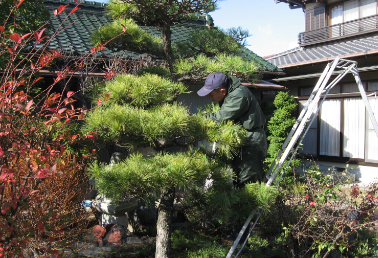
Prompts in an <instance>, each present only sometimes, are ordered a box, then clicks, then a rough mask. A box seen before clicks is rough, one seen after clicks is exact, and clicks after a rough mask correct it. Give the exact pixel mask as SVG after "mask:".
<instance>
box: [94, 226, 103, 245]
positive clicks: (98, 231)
mask: <svg viewBox="0 0 378 258" xmlns="http://www.w3.org/2000/svg"><path fill="white" fill-rule="evenodd" d="M105 235H106V229H105V228H103V227H101V226H100V225H96V226H94V227H93V237H94V242H95V243H97V244H98V245H99V246H102V243H103V241H102V239H103V238H104V237H105Z"/></svg>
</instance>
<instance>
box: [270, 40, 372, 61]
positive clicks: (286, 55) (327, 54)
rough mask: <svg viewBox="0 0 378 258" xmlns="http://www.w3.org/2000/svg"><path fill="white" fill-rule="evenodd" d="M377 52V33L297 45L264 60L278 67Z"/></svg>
mask: <svg viewBox="0 0 378 258" xmlns="http://www.w3.org/2000/svg"><path fill="white" fill-rule="evenodd" d="M377 52H378V35H377V34H375V35H369V36H366V35H364V36H360V37H358V38H353V39H350V40H345V41H337V42H333V43H324V44H318V45H313V46H309V47H302V48H301V47H297V48H294V49H291V50H288V51H285V52H282V53H280V54H276V55H273V56H269V57H266V58H265V60H266V61H268V62H270V63H271V64H273V65H275V66H278V67H279V68H285V67H290V66H298V65H304V64H309V63H314V62H324V61H329V60H333V59H334V58H335V57H336V56H340V57H342V58H350V57H353V56H358V55H367V54H372V53H377Z"/></svg>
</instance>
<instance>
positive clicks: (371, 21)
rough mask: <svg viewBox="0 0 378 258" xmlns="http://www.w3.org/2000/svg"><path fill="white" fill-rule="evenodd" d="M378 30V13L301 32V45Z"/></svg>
mask: <svg viewBox="0 0 378 258" xmlns="http://www.w3.org/2000/svg"><path fill="white" fill-rule="evenodd" d="M377 31H378V15H373V16H369V17H365V18H362V19H358V20H353V21H348V22H344V23H340V24H335V25H331V26H327V27H324V28H320V29H316V30H310V31H306V32H302V33H299V45H300V46H308V45H313V44H316V43H323V42H327V41H332V40H337V39H342V38H347V37H352V36H356V35H361V34H366V33H371V32H377Z"/></svg>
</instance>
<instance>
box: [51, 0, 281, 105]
mask: <svg viewBox="0 0 378 258" xmlns="http://www.w3.org/2000/svg"><path fill="white" fill-rule="evenodd" d="M60 5H67V7H66V10H67V13H68V12H70V11H71V10H72V9H73V8H74V7H75V6H76V2H75V1H74V0H45V1H44V6H45V7H46V8H47V9H48V10H49V12H50V13H51V16H52V17H54V10H56V9H57V8H58V7H59V6H60ZM105 6H106V4H104V3H98V2H92V1H84V2H83V3H82V4H80V7H79V8H80V9H78V10H77V11H76V12H74V13H72V14H71V15H69V16H68V17H67V19H66V14H63V15H59V16H57V17H56V18H55V19H52V20H51V22H50V25H51V27H52V31H60V32H59V34H58V35H57V36H56V37H55V38H54V39H53V40H52V41H51V44H50V46H49V48H48V49H58V50H62V51H64V52H65V53H66V54H69V55H71V56H72V57H74V56H75V55H76V56H78V55H84V54H86V53H90V49H91V48H92V47H93V45H92V43H91V34H92V33H93V32H94V31H96V29H97V28H99V27H100V26H103V25H105V24H107V23H110V22H112V21H113V20H112V19H111V18H110V17H109V16H106V15H105V12H104V8H105ZM62 22H63V23H64V26H63V27H66V29H64V30H62V29H61V28H62V27H61V23H62ZM209 26H214V24H213V20H212V18H211V16H210V15H205V16H202V17H200V18H199V19H198V20H195V21H188V22H186V23H183V24H181V25H177V26H173V27H172V41H173V42H179V41H184V40H185V39H186V38H187V37H188V36H189V34H190V33H191V32H192V31H194V29H196V28H203V29H205V28H207V27H209ZM141 28H142V29H143V30H145V31H147V32H149V33H152V34H155V35H157V36H160V35H161V33H160V32H159V31H157V30H156V29H155V28H153V27H146V26H141ZM101 53H102V56H101V57H99V59H101V58H102V60H109V59H110V58H112V57H114V56H118V57H121V58H122V59H124V60H129V61H130V60H136V61H140V60H141V58H143V57H146V55H145V54H140V53H135V52H133V51H122V52H121V51H120V52H117V53H114V52H111V51H110V50H108V49H105V50H102V51H101ZM241 55H242V56H243V58H245V59H246V60H248V61H254V62H256V63H257V64H258V65H259V66H260V67H261V68H260V73H261V74H263V76H266V75H268V76H272V75H273V76H275V75H280V74H283V73H282V70H280V69H278V68H277V67H276V66H275V65H273V64H271V63H270V62H267V61H266V60H264V59H263V58H261V57H259V56H258V55H256V54H255V53H253V52H252V51H250V50H249V49H247V48H244V49H243V51H242V53H241ZM105 71H106V67H102V69H97V70H94V71H91V72H90V73H87V75H88V76H105V74H104V72H105ZM44 76H50V77H54V76H56V75H55V73H51V72H49V71H45V74H44ZM80 76H82V75H80ZM77 84H79V83H77ZM245 85H246V86H247V87H249V88H250V89H251V91H252V92H253V93H254V94H255V96H256V98H257V99H258V100H260V101H262V100H268V101H270V102H271V101H272V100H273V99H274V96H275V94H276V92H277V91H278V90H284V89H285V88H284V87H283V86H281V85H278V84H275V83H271V82H267V81H261V82H259V83H258V84H256V85H251V84H249V83H245ZM200 86H202V85H191V86H190V88H189V90H190V91H191V93H190V94H184V95H181V96H179V98H178V101H180V102H183V103H184V104H185V105H187V106H188V107H189V108H190V111H191V112H196V111H197V107H199V106H203V105H205V104H208V103H211V100H210V99H209V98H200V97H198V96H197V94H196V92H197V90H198V89H199V88H200Z"/></svg>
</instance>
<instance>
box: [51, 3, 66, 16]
mask: <svg viewBox="0 0 378 258" xmlns="http://www.w3.org/2000/svg"><path fill="white" fill-rule="evenodd" d="M67 6H68V4H66V5H60V6H59V7H58V9H56V10H54V15H55V16H57V15H58V14H61V13H62V12H63V11H64V10H65V9H66V7H67Z"/></svg>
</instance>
